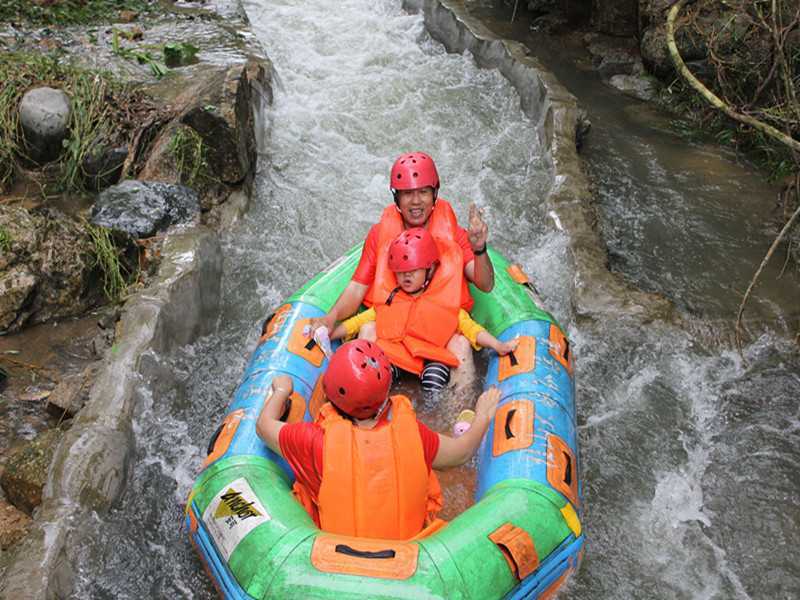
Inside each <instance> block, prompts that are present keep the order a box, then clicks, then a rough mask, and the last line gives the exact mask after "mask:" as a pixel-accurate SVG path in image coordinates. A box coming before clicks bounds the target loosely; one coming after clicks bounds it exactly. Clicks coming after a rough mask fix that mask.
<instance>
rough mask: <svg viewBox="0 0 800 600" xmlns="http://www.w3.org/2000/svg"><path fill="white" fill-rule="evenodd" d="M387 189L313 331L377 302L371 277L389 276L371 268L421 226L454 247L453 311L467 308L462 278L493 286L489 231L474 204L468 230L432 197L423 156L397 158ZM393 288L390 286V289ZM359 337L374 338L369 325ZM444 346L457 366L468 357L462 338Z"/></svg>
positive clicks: (430, 168)
mask: <svg viewBox="0 0 800 600" xmlns="http://www.w3.org/2000/svg"><path fill="white" fill-rule="evenodd" d="M389 189H390V190H391V191H392V194H393V195H394V202H395V203H394V205H393V206H387V207H386V208H385V209H384V211H383V214H382V215H381V220H380V222H378V223H376V224H375V225H373V226H372V227H371V228H370V230H369V233H368V234H367V239H366V241H365V242H364V249H363V250H362V252H361V260H360V261H359V263H358V267H356V270H355V273H353V277H352V279H351V280H350V282H349V283H348V284H347V287H346V288H345V289H344V291H343V292H342V294H341V295H340V296H339V298H338V299H337V301H336V303H335V304H334V305H333V308H331V310H330V312H329V313H328V314H327V315H325V316H324V317H321V318H320V319H314V320H312V323H311V325H312V327H313V329H316V328H317V327H319V326H321V325H324V326H326V327H327V328H328V330H329V331H333V329H334V327H335V325H336V322H337V321H340V320H344V319H345V318H347V317H349V316H350V315H352V314H354V313H355V312H356V310H358V307H359V306H360V305H361V303H362V302H363V303H364V304H366V305H367V306H372V305H373V304H375V302H376V301H378V299H376V298H374V294H375V292H376V290H379V289H382V288H385V287H386V285H385V283H386V282H383V281H376V273H377V274H378V277H381V276H388V277H392V276H393V274H392V273H391V272H390V271H386V270H384V271H383V274H381V270H380V269H378V268H377V267H378V265H382V264H386V263H387V253H388V251H389V245H390V244H391V243H392V241H393V240H394V239H395V238H396V237H397V236H398V235H399V234H400V233H401V232H402V231H403V230H405V229H411V228H412V227H425V228H427V229H428V231H430V232H431V233H432V234H433V236H434V237H435V238H437V239H439V240H446V241H449V242H451V243H455V244H457V245H458V246H459V247H460V249H461V255H462V259H463V270H464V276H465V279H464V281H463V284H462V289H461V297H460V298H453V299H451V301H452V302H453V303H454V304H455V303H456V302H457V303H458V306H455V308H456V309H458V308H463V309H464V310H466V311H467V312H469V311H470V309H471V308H472V304H473V300H472V297H471V296H470V293H469V288H468V287H467V280H468V281H471V282H472V283H473V284H475V286H476V287H477V288H478V289H479V290H482V291H484V292H490V291H491V290H492V288H493V287H494V269H493V267H492V262H491V261H490V260H489V255H488V254H487V253H486V239H487V237H488V233H489V228H488V227H487V225H486V223H485V222H484V221H483V219H482V218H481V212H480V211H479V210H478V209H477V208H476V207H475V205H474V204H471V205H470V207H469V230H468V231H467V230H465V229H464V228H462V227H460V226H459V225H458V222H457V221H456V216H455V213H454V212H453V209H452V207H451V206H450V204H449V203H448V202H447V201H446V200H444V199H443V198H438V194H439V173H438V172H437V171H436V165H435V164H434V162H433V159H432V158H431V157H430V156H428V155H427V154H425V153H424V152H410V153H407V154H403V155H401V156H400V157H399V158H398V159H397V160H396V161H395V162H394V165H393V166H392V171H391V176H390V182H389ZM395 285H396V284H395V283H392V284H391V286H390V289H391V288H393V287H394V286H395ZM380 300H381V301H382V300H385V298H382V299H380ZM359 337H362V338H365V339H370V340H375V339H376V336H375V324H374V323H371V324H369V325H367V326H365V328H364V329H363V330H362V332H361V334H360V335H359ZM447 348H448V349H449V350H450V351H451V352H452V353H453V354H455V355H456V357H457V358H458V359H459V361H460V363H461V364H462V365H463V364H464V363H465V361H467V360H468V359H470V358H471V356H472V350H471V348H470V344H469V342H468V341H467V339H466V338H465V337H464V336H462V335H456V336H454V337H453V339H452V340H451V341H450V343H449V344H448V346H447ZM470 362H471V361H470Z"/></svg>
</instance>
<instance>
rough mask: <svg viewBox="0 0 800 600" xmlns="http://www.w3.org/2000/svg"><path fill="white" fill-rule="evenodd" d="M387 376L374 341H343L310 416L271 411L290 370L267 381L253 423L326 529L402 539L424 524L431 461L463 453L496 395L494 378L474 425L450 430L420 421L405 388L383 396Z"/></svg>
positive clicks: (431, 504)
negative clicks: (288, 418)
mask: <svg viewBox="0 0 800 600" xmlns="http://www.w3.org/2000/svg"><path fill="white" fill-rule="evenodd" d="M391 379H392V377H391V371H390V365H389V361H388V359H387V358H386V356H385V355H384V354H383V352H382V351H381V350H380V348H379V347H378V346H377V345H376V344H373V343H372V342H369V341H366V340H355V341H352V342H348V343H346V344H343V345H342V346H341V347H340V348H339V349H338V350H337V351H336V352H335V353H334V355H333V356H332V357H331V359H330V364H329V365H328V369H327V371H326V372H325V375H324V376H323V380H322V383H323V389H324V391H325V395H326V397H327V399H328V402H327V403H326V404H325V405H323V407H322V408H321V409H320V412H319V415H318V417H317V419H316V421H315V422H314V423H307V422H303V423H293V424H286V423H283V422H282V421H280V420H279V418H280V415H281V414H283V411H284V404H285V402H286V399H287V398H288V397H289V396H290V395H291V393H292V379H291V378H290V377H288V376H286V375H279V376H276V377H275V379H274V380H273V382H272V393H271V394H270V396H269V397H268V399H267V401H266V402H265V404H264V407H263V409H262V411H261V414H260V415H259V418H258V421H257V423H256V431H257V433H258V435H259V437H260V438H261V439H262V440H263V441H264V442H265V443H266V444H267V446H268V447H269V448H270V449H272V450H273V451H275V452H276V453H278V454H280V455H281V456H282V457H284V458H285V459H286V461H287V462H288V463H289V466H290V467H291V468H292V471H293V472H294V474H295V477H296V482H295V487H294V490H295V494H296V495H297V497H298V500H300V502H301V503H302V504H303V506H304V507H305V508H306V510H307V511H308V512H309V514H310V515H311V517H312V518H313V519H314V521H315V523H316V524H317V525H318V526H319V527H320V528H321V529H323V530H324V531H328V532H331V533H337V534H341V535H351V536H361V537H372V538H383V539H410V538H412V537H414V536H415V535H417V534H419V533H420V532H421V531H422V530H423V529H424V528H425V527H427V526H430V525H431V524H432V522H434V521H435V515H436V512H438V510H439V509H440V508H441V504H442V502H441V491H440V489H439V486H438V481H437V480H436V477H435V474H434V472H433V471H432V470H431V469H432V468H435V469H445V468H449V467H455V466H459V465H462V464H464V463H465V462H466V461H467V460H469V458H470V457H471V456H472V455H473V454H474V453H475V451H476V450H477V448H478V445H479V444H480V442H481V439H482V438H483V435H484V433H485V432H486V429H487V428H488V426H489V422H490V421H491V419H492V418H493V417H494V414H495V411H496V410H497V402H498V400H499V399H500V391H499V390H498V389H497V388H494V387H492V388H490V389H489V390H487V391H485V392H484V393H483V394H481V396H480V397H479V398H478V401H477V403H476V407H475V413H476V414H475V419H474V421H473V422H472V426H471V427H470V429H469V430H468V431H467V432H466V433H464V434H463V435H462V436H460V437H458V438H453V437H450V436H447V435H444V434H441V433H435V432H433V431H431V430H430V429H428V428H427V427H426V426H425V425H424V424H422V423H420V422H419V421H418V420H417V417H416V414H415V413H414V409H413V408H412V405H411V402H410V401H409V400H408V398H406V397H404V396H399V395H398V396H391V397H390V396H389V395H388V394H389V386H390V383H391Z"/></svg>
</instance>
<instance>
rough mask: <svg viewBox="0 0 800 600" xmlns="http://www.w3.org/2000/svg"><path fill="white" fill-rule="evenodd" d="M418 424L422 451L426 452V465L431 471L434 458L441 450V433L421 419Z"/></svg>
mask: <svg viewBox="0 0 800 600" xmlns="http://www.w3.org/2000/svg"><path fill="white" fill-rule="evenodd" d="M417 426H418V427H419V437H420V439H422V451H423V452H424V453H425V465H426V466H427V467H428V471H430V470H431V468H432V466H433V459H434V458H436V453H437V452H438V451H439V434H438V433H436V432H435V431H431V430H430V429H428V426H427V425H425V424H424V423H421V422H420V421H417Z"/></svg>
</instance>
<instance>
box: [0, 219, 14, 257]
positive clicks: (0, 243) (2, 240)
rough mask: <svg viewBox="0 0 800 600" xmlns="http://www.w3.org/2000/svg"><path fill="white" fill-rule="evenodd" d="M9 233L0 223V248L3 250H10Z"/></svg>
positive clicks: (10, 240)
mask: <svg viewBox="0 0 800 600" xmlns="http://www.w3.org/2000/svg"><path fill="white" fill-rule="evenodd" d="M12 241H13V240H12V239H11V234H9V233H8V230H7V229H6V228H5V227H3V226H2V225H0V250H2V251H3V252H8V251H9V250H11V242H12Z"/></svg>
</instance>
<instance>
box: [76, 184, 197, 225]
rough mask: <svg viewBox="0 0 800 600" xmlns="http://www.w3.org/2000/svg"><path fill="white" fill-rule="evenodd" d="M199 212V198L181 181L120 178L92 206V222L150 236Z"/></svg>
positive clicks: (190, 218)
mask: <svg viewBox="0 0 800 600" xmlns="http://www.w3.org/2000/svg"><path fill="white" fill-rule="evenodd" d="M199 213H200V200H199V198H198V197H197V193H195V192H194V191H193V190H192V189H190V188H188V187H186V186H183V185H174V184H168V183H159V182H155V181H135V180H128V181H123V182H122V183H120V184H117V185H114V186H111V187H110V188H108V189H106V190H103V191H102V192H101V193H100V195H99V196H98V197H97V201H96V202H95V204H94V206H93V207H92V217H91V221H92V223H94V224H95V225H100V226H101V227H107V228H109V229H113V230H116V231H122V232H125V233H128V234H130V235H132V236H133V237H136V238H148V237H152V236H153V235H155V234H156V232H158V231H163V230H165V229H167V227H169V226H170V225H174V224H176V223H185V222H189V221H191V220H192V219H193V218H194V217H195V216H197V215H198V214H199Z"/></svg>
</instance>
